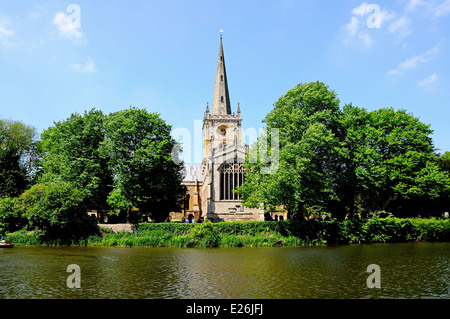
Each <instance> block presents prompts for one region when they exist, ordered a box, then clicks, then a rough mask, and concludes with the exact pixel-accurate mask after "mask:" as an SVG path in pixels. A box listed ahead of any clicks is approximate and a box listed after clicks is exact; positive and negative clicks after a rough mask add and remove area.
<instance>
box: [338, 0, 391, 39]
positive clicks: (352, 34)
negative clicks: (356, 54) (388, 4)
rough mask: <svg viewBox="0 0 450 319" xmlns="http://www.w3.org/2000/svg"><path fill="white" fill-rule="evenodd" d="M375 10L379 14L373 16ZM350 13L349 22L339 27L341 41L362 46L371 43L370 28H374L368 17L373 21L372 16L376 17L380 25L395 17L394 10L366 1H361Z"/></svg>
mask: <svg viewBox="0 0 450 319" xmlns="http://www.w3.org/2000/svg"><path fill="white" fill-rule="evenodd" d="M376 8H378V10H376ZM374 10H375V11H374ZM376 12H378V13H379V15H375V16H374V14H375V13H376ZM351 14H352V16H351V18H350V22H349V23H347V24H345V25H344V26H343V27H342V28H341V32H342V35H343V42H344V43H347V44H348V43H353V44H357V45H362V46H363V47H370V46H371V45H372V44H373V39H372V36H371V34H370V30H371V29H374V28H373V26H370V24H369V21H368V20H369V19H371V21H374V18H375V19H378V21H377V24H378V26H379V27H381V25H382V24H383V22H385V21H388V20H392V19H394V18H395V12H389V11H387V10H385V9H383V10H381V9H380V7H379V6H376V5H374V4H368V3H367V2H363V3H361V4H360V5H359V6H358V7H356V8H353V9H352V11H351ZM366 17H367V18H366ZM376 28H378V27H376Z"/></svg>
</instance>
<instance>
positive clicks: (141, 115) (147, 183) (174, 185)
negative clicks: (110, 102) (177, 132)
mask: <svg viewBox="0 0 450 319" xmlns="http://www.w3.org/2000/svg"><path fill="white" fill-rule="evenodd" d="M170 130H171V127H170V126H169V125H167V124H166V123H165V122H164V121H163V120H162V119H161V118H160V117H159V115H158V114H155V113H148V112H147V111H146V110H144V109H137V108H130V109H127V110H123V111H119V112H115V113H112V114H110V115H109V116H108V117H107V119H106V120H105V134H106V139H105V141H104V143H102V152H103V154H104V156H105V157H107V158H109V167H110V169H111V171H112V174H113V180H114V182H113V185H114V189H113V190H112V192H111V193H110V195H109V197H108V203H109V204H111V205H112V206H113V207H114V208H118V209H122V210H123V209H125V208H126V211H127V216H129V213H130V211H131V208H132V207H136V208H139V210H140V211H141V212H148V213H150V214H151V216H152V218H153V219H154V220H156V221H163V220H165V219H166V218H167V217H168V215H169V213H170V211H172V210H175V209H177V208H178V207H177V205H178V204H177V201H178V199H179V197H180V195H181V194H182V193H183V192H184V188H183V187H182V186H181V181H182V169H183V165H182V164H178V163H176V162H174V160H173V158H172V154H171V153H172V150H173V149H174V147H175V146H176V142H175V140H174V139H173V138H172V137H171V135H170Z"/></svg>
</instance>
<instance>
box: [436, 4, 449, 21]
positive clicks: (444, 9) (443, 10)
mask: <svg viewBox="0 0 450 319" xmlns="http://www.w3.org/2000/svg"><path fill="white" fill-rule="evenodd" d="M448 14H450V0H444V1H443V2H442V3H440V4H439V5H438V6H436V8H435V11H434V15H435V17H441V16H446V15H448Z"/></svg>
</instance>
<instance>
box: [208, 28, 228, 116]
mask: <svg viewBox="0 0 450 319" xmlns="http://www.w3.org/2000/svg"><path fill="white" fill-rule="evenodd" d="M211 114H213V115H223V114H231V105H230V96H229V94H228V83H227V72H226V71H225V56H224V55H223V45H222V31H221V32H220V48H219V58H218V60H217V73H216V85H215V87H214V99H213V105H212V113H211Z"/></svg>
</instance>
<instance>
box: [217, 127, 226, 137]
mask: <svg viewBox="0 0 450 319" xmlns="http://www.w3.org/2000/svg"><path fill="white" fill-rule="evenodd" d="M219 133H220V135H222V136H226V135H227V129H226V128H221V129H220V132H219Z"/></svg>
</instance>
